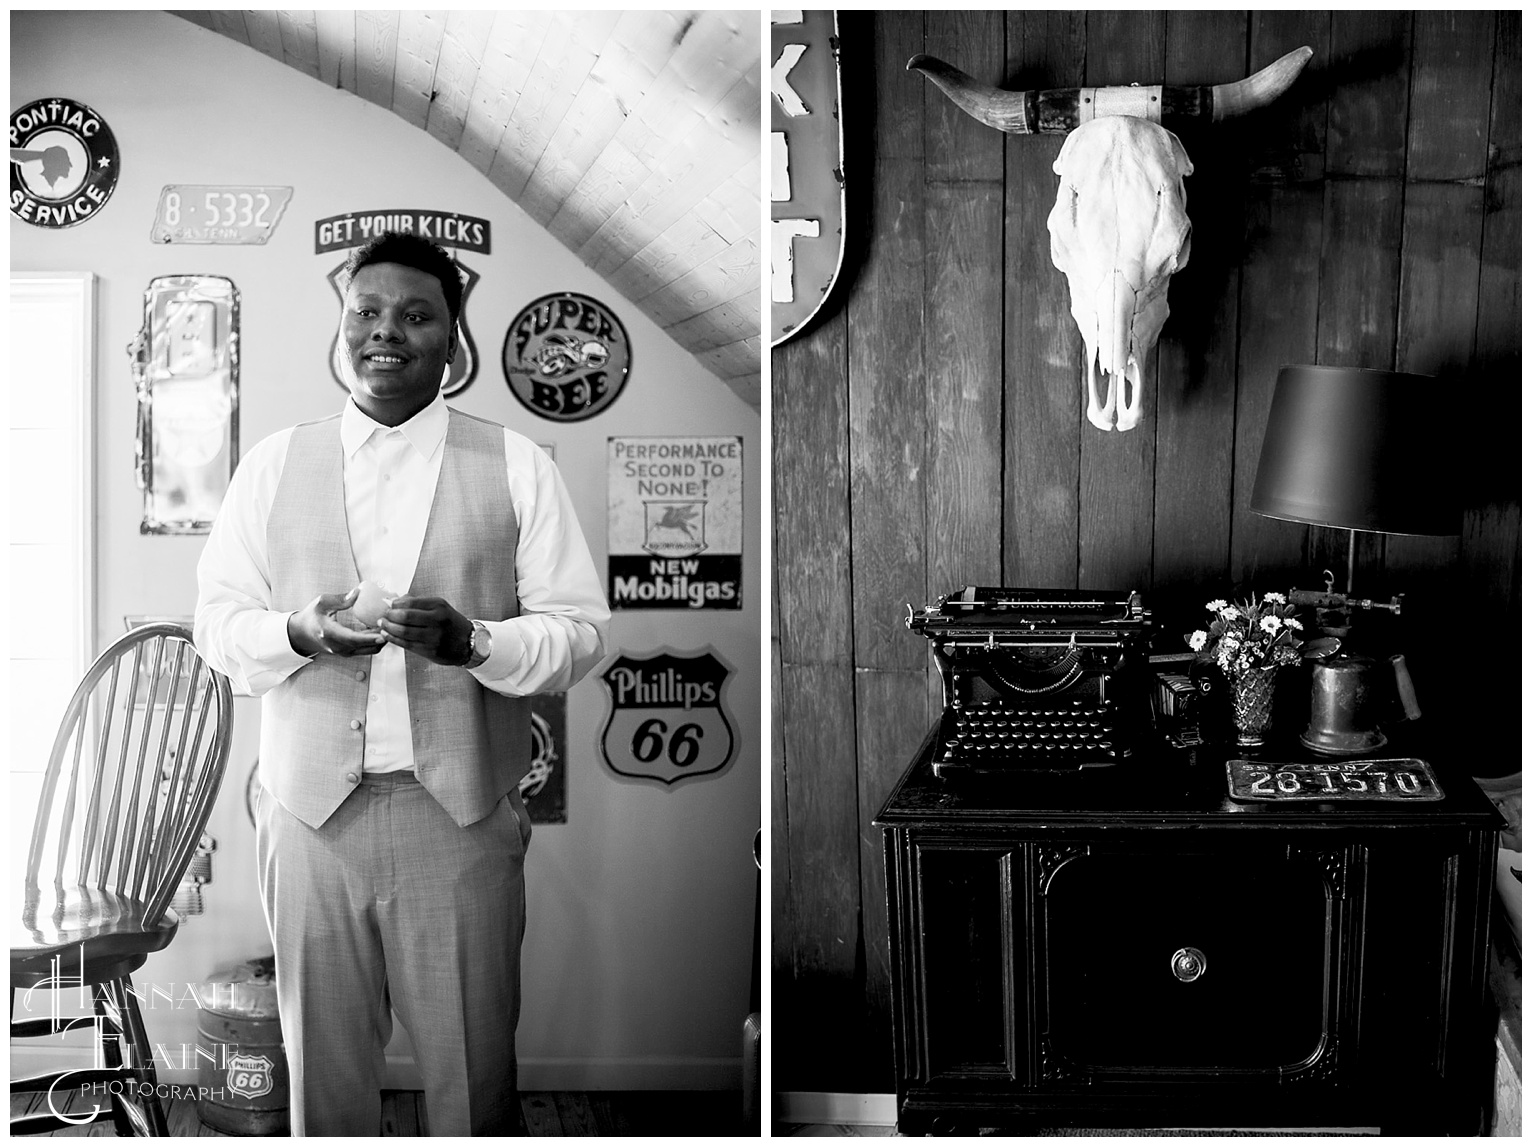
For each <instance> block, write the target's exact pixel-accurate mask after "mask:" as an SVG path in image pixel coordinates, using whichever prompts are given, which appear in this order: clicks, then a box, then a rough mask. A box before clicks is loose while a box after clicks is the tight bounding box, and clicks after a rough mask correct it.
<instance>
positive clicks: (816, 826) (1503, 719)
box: [771, 11, 1521, 1092]
mask: <svg viewBox="0 0 1532 1147" xmlns="http://www.w3.org/2000/svg"><path fill="white" fill-rule="evenodd" d="M841 21H842V23H841V31H842V68H843V85H844V93H845V94H844V99H843V120H844V126H845V135H846V141H847V154H846V171H847V173H848V180H849V190H848V195H849V198H850V202H849V210H848V236H847V260H846V264H845V267H844V269H843V271H842V275H841V280H840V282H839V284H838V285H837V287H836V290H835V293H834V295H833V296H832V298H831V300H830V303H829V305H828V306H827V307H826V308H825V312H824V314H823V316H822V317H821V319H820V320H818V321H817V323H816V325H815V326H814V327H813V328H811V329H810V330H809V331H807V332H806V333H804V334H803V335H800V336H799V337H798V338H796V339H794V340H792V341H791V342H789V343H786V344H784V345H783V346H781V347H778V348H777V349H776V350H774V351H773V354H772V438H773V462H774V477H773V492H774V499H775V501H774V571H773V572H774V587H775V593H774V597H773V615H772V620H773V642H772V651H773V657H774V666H773V675H772V678H773V680H772V683H773V732H774V738H773V762H772V765H773V772H772V833H773V841H774V848H773V852H772V874H771V875H772V888H773V894H772V923H773V930H772V969H773V996H772V1027H773V1036H772V1046H773V1048H774V1054H773V1069H774V1077H773V1086H774V1087H775V1088H776V1089H778V1090H816V1091H818V1090H823V1091H873V1092H886V1091H891V1090H892V1088H893V1078H892V1054H891V1037H890V1027H889V1011H890V990H889V964H888V951H887V924H886V919H885V917H886V910H885V890H884V884H883V871H882V858H881V852H880V842H879V838H878V833H877V831H876V830H875V829H873V828H872V827H871V821H872V819H873V817H874V816H875V815H876V813H877V810H878V808H879V806H880V804H881V802H882V800H883V799H884V797H885V796H886V795H887V794H888V792H889V791H890V789H891V788H892V786H893V784H894V782H895V781H896V779H897V777H898V775H899V774H900V772H901V771H902V770H903V768H904V766H905V764H906V763H907V761H908V759H909V756H910V754H911V753H912V752H913V751H914V749H915V748H916V746H917V745H918V744H919V742H920V740H921V737H922V735H923V733H924V731H925V730H926V728H927V727H928V726H929V723H930V721H931V720H932V719H933V718H934V716H935V713H936V711H937V708H938V703H939V702H938V698H939V691H938V683H937V681H936V680H935V678H934V677H933V675H932V674H931V673H930V672H929V671H928V668H927V654H926V647H925V642H924V641H922V640H921V639H920V638H918V637H916V636H914V635H912V634H910V633H909V632H907V631H906V630H905V628H904V625H903V621H904V615H905V604H906V603H907V602H914V603H923V602H926V601H930V600H932V599H934V598H935V597H936V596H937V595H940V594H943V593H946V592H948V591H950V590H952V589H955V588H957V587H959V586H962V585H964V584H975V583H976V584H1010V585H1031V586H1048V587H1079V588H1130V587H1137V588H1140V589H1143V590H1144V591H1146V593H1147V594H1148V595H1149V598H1150V603H1151V605H1152V606H1153V607H1154V608H1155V611H1156V615H1157V617H1159V618H1160V619H1162V620H1165V621H1166V622H1167V629H1169V630H1170V631H1171V632H1172V633H1179V632H1185V631H1186V630H1188V629H1190V628H1192V627H1193V625H1194V624H1196V623H1197V622H1198V621H1199V620H1200V617H1201V603H1202V602H1204V601H1206V600H1207V599H1208V598H1210V597H1213V596H1227V595H1228V594H1229V593H1230V592H1231V591H1234V590H1237V589H1249V590H1259V591H1264V590H1267V589H1286V588H1288V587H1289V586H1291V585H1294V584H1300V585H1306V586H1313V587H1316V588H1317V587H1318V585H1319V571H1320V570H1322V569H1323V568H1326V567H1329V568H1331V569H1334V570H1335V571H1336V572H1337V574H1340V573H1341V571H1342V570H1343V567H1344V562H1345V538H1344V535H1343V534H1342V533H1341V532H1339V531H1330V530H1319V529H1312V530H1311V529H1307V528H1305V527H1302V526H1298V525H1294V524H1291V523H1284V522H1276V521H1271V520H1268V519H1265V518H1260V517H1257V516H1256V515H1254V514H1251V513H1250V512H1249V511H1248V510H1247V509H1246V507H1247V506H1248V504H1249V490H1250V485H1251V481H1252V478H1253V474H1254V469H1255V464H1256V460H1257V456H1258V454H1259V450H1260V443H1261V437H1262V434H1263V432H1264V429H1265V421H1266V414H1267V409H1268V407H1269V404H1270V399H1271V390H1272V386H1273V384H1274V381H1275V378H1276V373H1277V370H1278V368H1279V367H1280V366H1282V365H1283V364H1284V363H1290V362H1294V363H1303V362H1319V363H1326V364H1335V365H1348V364H1349V365H1366V366H1374V367H1394V368H1397V369H1402V370H1409V371H1416V372H1420V373H1427V374H1435V375H1437V376H1439V377H1440V379H1441V385H1440V389H1439V392H1438V393H1439V395H1440V401H1441V424H1442V446H1443V449H1444V450H1445V451H1448V452H1449V456H1450V463H1449V464H1450V466H1451V468H1452V469H1453V470H1454V471H1455V472H1457V473H1459V474H1460V476H1461V477H1462V478H1463V479H1464V480H1465V486H1466V501H1467V508H1466V510H1465V513H1464V516H1463V529H1462V533H1461V534H1460V535H1459V536H1458V537H1453V538H1446V539H1439V538H1400V537H1387V538H1384V537H1379V536H1364V537H1362V539H1361V545H1360V549H1359V554H1358V567H1357V574H1356V579H1357V581H1356V585H1357V591H1358V593H1359V594H1371V595H1381V596H1385V597H1386V596H1387V595H1388V594H1390V593H1397V592H1403V593H1405V594H1406V601H1407V602H1408V603H1409V604H1408V609H1407V612H1406V614H1405V616H1403V617H1401V618H1400V619H1398V621H1397V622H1394V623H1392V624H1393V629H1391V630H1388V631H1387V632H1386V633H1385V634H1384V636H1385V638H1386V639H1387V640H1388V641H1389V642H1391V643H1392V644H1393V646H1394V647H1395V648H1399V649H1402V650H1404V651H1405V652H1406V653H1407V656H1408V657H1409V659H1410V663H1411V667H1412V669H1413V670H1414V672H1415V676H1416V681H1417V685H1418V686H1419V688H1420V692H1421V697H1422V701H1423V703H1424V704H1425V706H1426V707H1427V710H1428V715H1430V713H1431V712H1433V711H1434V713H1435V715H1436V716H1437V717H1438V718H1439V719H1441V720H1443V721H1444V722H1446V723H1449V728H1450V729H1451V730H1452V731H1453V732H1454V733H1455V734H1456V738H1455V739H1456V741H1457V742H1458V743H1460V744H1462V745H1464V746H1467V747H1469V748H1471V749H1472V751H1473V752H1474V754H1475V756H1476V758H1477V759H1478V760H1479V761H1481V762H1488V767H1486V768H1485V769H1484V771H1486V772H1489V771H1496V772H1500V773H1504V772H1507V771H1512V770H1514V768H1515V761H1516V759H1517V757H1516V753H1517V751H1518V743H1519V734H1520V713H1519V703H1518V696H1519V657H1520V649H1519V630H1520V595H1519V582H1520V526H1521V505H1520V494H1519V485H1520V403H1521V400H1520V390H1521V387H1520V378H1521V342H1520V326H1519V317H1520V313H1521V297H1520V292H1521V278H1520V250H1521V191H1520V177H1521V121H1520V102H1521V91H1520V68H1521V63H1520V61H1521V18H1520V14H1519V13H1516V12H1499V13H1494V12H1491V13H1474V12H1459V13H1454V12H1383V11H1347V12H1340V11H1337V12H1281V13H1268V12H1262V13H1244V12H1215V11H1196V12H1191V11H1185V12H1170V13H1166V12H1094V11H1092V12H1012V13H1004V12H931V13H924V14H923V13H920V12H884V13H842V15H841ZM1304 44H1307V45H1310V46H1311V47H1313V49H1314V53H1315V54H1314V58H1313V60H1312V62H1311V63H1310V64H1309V67H1308V68H1307V70H1306V71H1305V72H1304V74H1303V76H1302V78H1301V79H1300V80H1299V82H1298V84H1297V86H1296V87H1295V88H1294V89H1293V90H1292V91H1291V92H1290V93H1289V94H1288V95H1287V96H1285V97H1284V98H1283V99H1282V100H1281V101H1280V102H1279V103H1278V104H1277V105H1276V106H1274V107H1273V108H1270V109H1267V110H1265V111H1262V112H1259V113H1256V114H1253V115H1251V116H1249V117H1247V118H1246V119H1244V120H1241V121H1237V122H1233V123H1227V124H1222V125H1217V126H1214V127H1210V128H1207V129H1203V130H1199V131H1196V132H1188V133H1186V135H1185V137H1184V140H1183V142H1184V143H1185V144H1186V146H1187V149H1188V151H1189V153H1190V155H1191V157H1192V161H1193V163H1194V164H1195V166H1196V172H1195V174H1193V175H1192V176H1190V177H1189V178H1188V181H1187V187H1188V194H1189V200H1190V212H1191V216H1192V224H1193V235H1192V250H1191V262H1190V265H1189V266H1188V267H1187V268H1186V269H1185V270H1184V271H1182V272H1181V273H1180V274H1178V275H1177V276H1176V277H1175V279H1174V280H1173V285H1172V288H1171V292H1170V306H1171V315H1170V320H1169V322H1168V323H1167V324H1166V326H1165V330H1164V333H1163V335H1162V337H1161V340H1160V344H1159V351H1158V356H1157V362H1155V363H1152V364H1150V370H1149V371H1148V373H1147V377H1146V380H1145V391H1146V394H1145V410H1146V414H1145V417H1144V420H1143V422H1142V423H1141V424H1140V426H1139V427H1138V428H1137V429H1136V430H1134V431H1131V432H1129V433H1115V432H1114V433H1104V432H1102V431H1099V430H1096V429H1095V428H1094V427H1092V426H1090V425H1089V424H1088V423H1086V422H1085V420H1084V415H1083V408H1082V402H1081V384H1080V381H1079V379H1080V358H1081V349H1080V341H1079V336H1078V332H1077V331H1076V329H1075V327H1074V325H1073V323H1072V321H1071V319H1070V316H1069V310H1068V302H1069V300H1068V291H1067V286H1066V283H1065V280H1064V277H1063V275H1062V274H1061V273H1059V272H1058V271H1056V270H1055V269H1054V268H1053V267H1052V265H1051V262H1050V259H1049V253H1048V234H1047V230H1046V226H1045V221H1046V218H1047V214H1048V211H1049V209H1050V207H1051V205H1052V202H1053V199H1054V195H1055V191H1056V188H1057V177H1056V176H1054V174H1053V172H1052V170H1051V164H1052V162H1053V159H1054V158H1055V156H1056V155H1057V153H1058V150H1059V147H1060V146H1061V139H1060V137H1036V136H1034V137H1024V136H1005V135H1002V134H1000V133H998V132H996V131H993V130H991V129H988V128H985V127H982V126H981V125H979V124H978V123H976V122H974V121H973V120H971V119H969V118H968V117H967V116H965V115H963V114H961V113H960V112H958V111H957V110H956V109H955V108H954V107H953V106H952V105H951V104H950V103H948V102H947V100H946V99H945V98H943V97H942V96H941V95H940V93H938V92H937V91H936V90H935V89H934V88H933V87H932V86H931V85H930V84H928V83H927V82H926V81H924V80H923V79H922V78H921V77H919V76H918V75H916V74H914V73H910V72H907V71H905V70H904V64H905V61H907V60H908V59H909V57H910V56H912V55H914V54H916V53H917V52H928V53H930V54H932V55H936V56H940V57H942V58H943V59H946V60H948V61H950V62H952V63H954V64H956V65H958V66H959V67H961V68H963V69H965V70H966V71H968V72H970V73H972V74H974V75H976V76H977V77H979V78H980V79H981V80H985V81H987V82H990V83H996V84H1000V85H1001V86H1004V87H1010V88H1022V87H1029V88H1050V87H1065V86H1074V85H1081V84H1085V85H1093V86H1094V85H1105V84H1124V83H1134V82H1138V83H1154V82H1165V83H1172V84H1174V83H1180V84H1199V83H1210V82H1220V81H1226V80H1232V79H1237V78H1239V77H1241V76H1243V75H1245V74H1248V73H1249V72H1251V71H1253V70H1255V69H1256V68H1259V67H1261V66H1264V65H1265V64H1267V63H1269V62H1270V61H1271V60H1274V59H1276V58H1277V57H1278V56H1280V55H1282V54H1283V53H1285V52H1288V51H1290V50H1291V49H1293V48H1296V47H1299V46H1300V45H1304ZM1342 576H1343V575H1342ZM1176 626H1184V628H1175V627H1176ZM1465 639H1466V640H1465ZM1497 762H1498V768H1497V767H1495V766H1496V763H1497Z"/></svg>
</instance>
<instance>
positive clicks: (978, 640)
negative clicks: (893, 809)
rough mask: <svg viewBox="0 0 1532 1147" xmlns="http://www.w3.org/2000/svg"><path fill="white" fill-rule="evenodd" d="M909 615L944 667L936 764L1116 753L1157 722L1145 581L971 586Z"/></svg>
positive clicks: (958, 769) (998, 764)
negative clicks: (1081, 586)
mask: <svg viewBox="0 0 1532 1147" xmlns="http://www.w3.org/2000/svg"><path fill="white" fill-rule="evenodd" d="M906 624H907V625H908V626H909V628H910V629H912V630H914V631H915V632H916V633H922V634H924V635H925V636H926V637H927V638H929V639H930V641H931V658H932V660H933V661H934V662H935V663H936V666H937V668H938V669H939V670H940V671H941V675H942V693H943V706H942V717H941V728H940V730H939V732H938V741H937V746H936V755H935V757H934V758H933V761H932V767H933V768H934V770H935V772H936V774H937V775H938V776H944V775H949V774H954V773H963V772H1025V771H1027V770H1036V769H1081V768H1086V767H1088V766H1094V765H1113V764H1119V763H1122V762H1125V761H1127V760H1129V759H1130V758H1131V757H1132V756H1133V755H1134V753H1135V751H1137V750H1139V749H1140V748H1141V747H1142V744H1143V741H1144V739H1145V737H1146V736H1148V735H1149V734H1150V733H1151V731H1152V727H1153V702H1152V699H1151V688H1150V683H1151V679H1152V678H1151V674H1150V672H1149V663H1148V662H1149V658H1148V655H1149V645H1150V636H1151V629H1152V625H1151V621H1150V614H1149V610H1147V609H1146V608H1145V607H1144V603H1143V600H1142V598H1141V597H1140V596H1139V595H1138V594H1137V593H1118V592H1110V593H1088V592H1083V591H1078V590H1053V589H993V588H983V587H977V586H969V587H968V588H966V589H963V590H960V591H957V592H955V593H952V594H949V595H948V596H946V597H944V598H941V599H939V600H938V601H937V602H936V603H935V604H934V605H928V606H926V607H925V608H924V609H922V610H919V611H918V612H917V611H916V610H915V608H914V607H913V606H911V607H910V609H909V617H908V618H907V619H906Z"/></svg>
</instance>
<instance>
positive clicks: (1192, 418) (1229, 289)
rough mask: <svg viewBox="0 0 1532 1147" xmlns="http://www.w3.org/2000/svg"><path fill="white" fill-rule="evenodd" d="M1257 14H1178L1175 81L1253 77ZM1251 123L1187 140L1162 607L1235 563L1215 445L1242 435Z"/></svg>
mask: <svg viewBox="0 0 1532 1147" xmlns="http://www.w3.org/2000/svg"><path fill="white" fill-rule="evenodd" d="M1248 35H1249V17H1248V16H1246V14H1245V13H1243V12H1172V13H1171V14H1170V16H1169V18H1168V22H1167V25H1166V37H1165V38H1166V58H1165V82H1166V83H1167V84H1177V85H1181V86H1197V85H1203V84H1214V83H1225V82H1229V81H1233V80H1238V79H1241V78H1242V77H1243V76H1244V75H1245V74H1246V73H1245V46H1246V43H1247V40H1248ZM1247 131H1248V124H1247V123H1240V122H1237V121H1236V122H1230V123H1222V124H1216V125H1214V126H1212V127H1211V128H1209V129H1206V130H1194V131H1189V132H1187V133H1185V134H1184V135H1183V136H1182V139H1181V142H1182V143H1183V144H1184V145H1185V146H1186V148H1187V151H1188V153H1189V154H1190V155H1191V156H1194V157H1195V158H1194V159H1193V160H1192V163H1193V166H1194V171H1193V173H1192V174H1191V175H1189V176H1188V177H1187V189H1188V191H1187V198H1188V213H1189V214H1190V216H1191V221H1192V249H1191V259H1190V262H1189V263H1188V265H1187V266H1186V267H1184V268H1183V269H1182V270H1180V271H1178V272H1176V274H1175V277H1174V278H1173V279H1172V280H1171V286H1170V318H1169V320H1167V322H1166V324H1165V329H1164V331H1163V332H1162V334H1161V335H1160V343H1159V390H1158V402H1157V408H1156V413H1155V426H1156V434H1155V443H1154V545H1153V559H1154V586H1155V590H1156V592H1155V601H1156V604H1157V605H1158V606H1159V607H1160V608H1162V609H1163V608H1164V607H1165V606H1166V605H1167V604H1168V603H1169V602H1170V600H1171V597H1172V596H1174V597H1176V598H1178V599H1180V600H1182V601H1187V600H1188V599H1190V600H1189V604H1191V605H1194V606H1200V605H1201V604H1202V602H1203V601H1206V600H1207V595H1205V594H1204V593H1203V592H1202V590H1204V589H1205V588H1206V587H1207V586H1209V585H1217V584H1220V583H1221V582H1222V581H1223V579H1224V577H1225V576H1226V573H1227V571H1228V567H1229V500H1230V498H1231V496H1232V494H1233V472H1232V471H1233V456H1232V455H1231V454H1230V453H1229V452H1228V451H1225V450H1209V449H1208V443H1209V442H1227V441H1229V440H1230V439H1231V438H1232V437H1233V434H1234V408H1235V401H1236V397H1237V396H1236V392H1235V376H1236V362H1235V356H1236V353H1237V351H1238V345H1237V343H1236V337H1237V334H1238V331H1239V281H1240V262H1241V260H1240V254H1239V253H1240V250H1241V248H1242V247H1243V245H1244V231H1245V188H1246V184H1247V182H1248V179H1247V175H1246V172H1247V170H1248V159H1247V157H1246V153H1245V148H1244V147H1243V145H1242V142H1241V141H1242V140H1244V139H1245V138H1246V133H1247Z"/></svg>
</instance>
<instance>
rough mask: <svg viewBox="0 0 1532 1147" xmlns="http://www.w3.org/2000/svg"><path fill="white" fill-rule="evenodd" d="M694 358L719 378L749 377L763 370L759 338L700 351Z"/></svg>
mask: <svg viewBox="0 0 1532 1147" xmlns="http://www.w3.org/2000/svg"><path fill="white" fill-rule="evenodd" d="M692 357H693V358H694V359H696V360H697V361H698V362H700V363H701V364H702V365H703V366H704V367H706V368H707V369H708V370H709V371H711V372H712V373H713V374H716V375H717V376H718V377H719V378H736V377H739V376H741V375H749V374H752V373H756V372H758V371H759V370H760V369H761V340H760V337H759V336H756V337H755V338H749V339H742V340H741V341H739V342H733V343H726V344H725V345H723V346H721V347H714V348H712V349H711V350H705V351H699V352H697V353H694V354H693V355H692Z"/></svg>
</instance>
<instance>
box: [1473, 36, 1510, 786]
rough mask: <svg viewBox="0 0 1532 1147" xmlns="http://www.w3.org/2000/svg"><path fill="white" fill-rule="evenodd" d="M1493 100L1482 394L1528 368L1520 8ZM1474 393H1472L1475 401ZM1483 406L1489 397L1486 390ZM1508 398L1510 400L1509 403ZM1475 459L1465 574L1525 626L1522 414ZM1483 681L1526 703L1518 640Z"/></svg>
mask: <svg viewBox="0 0 1532 1147" xmlns="http://www.w3.org/2000/svg"><path fill="white" fill-rule="evenodd" d="M1494 66H1495V74H1494V101H1493V104H1492V105H1491V111H1490V133H1489V150H1488V172H1487V177H1486V181H1485V188H1484V251H1483V255H1482V259H1481V262H1480V264H1479V314H1478V325H1477V329H1476V332H1475V339H1474V360H1473V369H1472V371H1471V372H1470V375H1469V378H1468V381H1467V383H1466V384H1465V385H1466V389H1467V390H1468V391H1470V392H1471V393H1472V394H1474V395H1475V396H1476V397H1477V396H1488V395H1492V394H1493V395H1500V396H1503V395H1507V394H1512V393H1517V392H1519V390H1520V379H1521V377H1522V375H1521V364H1522V354H1521V314H1522V301H1521V257H1520V256H1521V150H1522V149H1521V13H1520V12H1501V13H1499V14H1497V16H1496V28H1495V65H1494ZM1471 401H1472V400H1471ZM1478 401H1479V402H1480V403H1481V404H1482V402H1483V399H1482V398H1478ZM1507 405H1509V404H1507ZM1472 425H1473V433H1474V439H1473V440H1474V442H1475V446H1476V448H1475V456H1476V463H1475V465H1473V466H1465V467H1463V476H1464V479H1465V481H1464V487H1463V494H1464V505H1465V507H1466V508H1465V512H1464V515H1463V539H1462V551H1461V554H1462V556H1461V559H1460V560H1461V563H1462V578H1463V584H1464V585H1465V586H1471V587H1472V590H1473V594H1474V599H1475V601H1476V603H1477V608H1478V609H1479V610H1480V611H1481V616H1483V617H1487V618H1494V619H1495V620H1496V624H1497V625H1498V626H1503V628H1504V632H1506V633H1518V634H1519V633H1521V632H1522V628H1521V617H1522V609H1521V544H1520V543H1521V516H1522V515H1521V500H1520V497H1519V496H1518V490H1519V488H1520V476H1521V474H1520V471H1521V420H1520V419H1516V418H1496V417H1487V418H1486V417H1481V418H1478V419H1473V420H1472ZM1486 652H1487V653H1489V659H1488V664H1487V665H1486V666H1485V667H1484V672H1483V673H1481V674H1479V675H1478V680H1477V681H1476V682H1475V688H1477V689H1479V690H1481V692H1480V698H1479V699H1480V702H1481V704H1482V706H1483V711H1484V712H1488V713H1515V712H1519V711H1520V709H1521V691H1520V684H1521V653H1522V651H1521V649H1520V648H1519V643H1518V642H1508V643H1505V644H1503V645H1500V646H1498V647H1490V648H1488V649H1487V650H1486ZM1519 732H1520V726H1519V722H1513V723H1508V727H1506V726H1502V727H1500V728H1497V729H1494V730H1492V735H1498V737H1499V739H1500V744H1501V746H1502V747H1503V749H1504V750H1505V752H1506V757H1507V759H1516V757H1515V754H1517V753H1518V752H1519V745H1518V744H1517V734H1518V733H1519Z"/></svg>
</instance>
